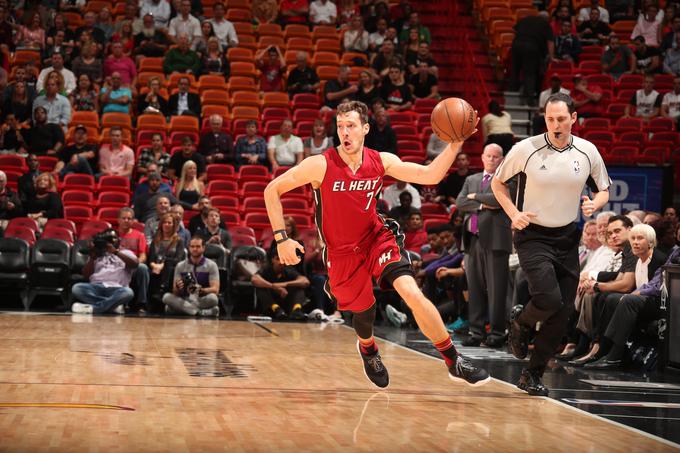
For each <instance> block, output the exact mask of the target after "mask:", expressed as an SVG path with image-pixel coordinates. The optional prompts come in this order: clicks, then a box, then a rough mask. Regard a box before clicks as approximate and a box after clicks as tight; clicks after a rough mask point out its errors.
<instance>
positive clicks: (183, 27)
mask: <svg viewBox="0 0 680 453" xmlns="http://www.w3.org/2000/svg"><path fill="white" fill-rule="evenodd" d="M182 33H186V35H187V36H188V37H189V41H190V42H194V41H196V40H198V39H201V23H200V22H199V21H198V19H196V18H195V17H194V16H192V15H191V14H189V17H187V18H186V19H184V18H182V16H177V17H175V18H174V19H172V20H171V21H170V29H169V30H168V34H169V35H170V36H172V37H173V38H176V37H177V36H180V35H181V34H182Z"/></svg>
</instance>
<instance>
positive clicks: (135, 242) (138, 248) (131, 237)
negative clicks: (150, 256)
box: [119, 228, 148, 256]
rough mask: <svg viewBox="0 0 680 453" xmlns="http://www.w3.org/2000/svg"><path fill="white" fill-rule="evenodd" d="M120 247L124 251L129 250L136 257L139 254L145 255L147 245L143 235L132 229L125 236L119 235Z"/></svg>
mask: <svg viewBox="0 0 680 453" xmlns="http://www.w3.org/2000/svg"><path fill="white" fill-rule="evenodd" d="M119 237H120V246H121V247H122V248H124V249H128V250H130V251H131V252H132V253H134V254H135V255H136V256H139V254H140V253H146V252H147V250H148V245H147V243H146V237H144V233H142V232H141V231H139V230H135V229H134V228H132V229H130V231H128V233H127V234H119Z"/></svg>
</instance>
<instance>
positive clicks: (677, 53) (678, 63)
mask: <svg viewBox="0 0 680 453" xmlns="http://www.w3.org/2000/svg"><path fill="white" fill-rule="evenodd" d="M675 39H676V43H675V46H674V47H672V48H670V49H668V50H667V51H666V56H665V57H664V59H663V72H665V73H666V74H673V75H674V76H676V77H677V76H680V45H678V43H680V33H676V34H675Z"/></svg>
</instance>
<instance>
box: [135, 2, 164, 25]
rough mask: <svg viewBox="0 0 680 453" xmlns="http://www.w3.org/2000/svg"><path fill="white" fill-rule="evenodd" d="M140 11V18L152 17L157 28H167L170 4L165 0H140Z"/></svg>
mask: <svg viewBox="0 0 680 453" xmlns="http://www.w3.org/2000/svg"><path fill="white" fill-rule="evenodd" d="M140 3H141V10H140V11H139V15H140V16H141V17H144V16H146V15H147V14H148V15H150V16H151V17H153V19H154V23H155V25H156V27H157V28H159V29H162V28H168V23H169V22H170V14H171V11H170V3H169V2H168V1H167V0H142V2H140Z"/></svg>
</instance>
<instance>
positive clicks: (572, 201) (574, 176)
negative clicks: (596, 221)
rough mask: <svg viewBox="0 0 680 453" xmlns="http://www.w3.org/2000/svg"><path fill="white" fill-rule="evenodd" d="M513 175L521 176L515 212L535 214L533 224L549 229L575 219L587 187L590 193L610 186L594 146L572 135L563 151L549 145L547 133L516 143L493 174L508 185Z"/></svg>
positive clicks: (600, 157) (602, 163) (605, 169)
mask: <svg viewBox="0 0 680 453" xmlns="http://www.w3.org/2000/svg"><path fill="white" fill-rule="evenodd" d="M516 175H520V178H519V184H518V192H517V203H516V205H517V209H519V210H520V211H529V212H533V213H534V214H536V218H534V219H533V220H532V221H531V222H532V223H535V224H537V225H541V226H544V227H552V228H555V227H562V226H565V225H567V224H569V223H571V222H574V221H575V220H576V219H577V218H578V215H579V214H578V213H579V208H580V204H581V194H582V193H583V188H584V186H585V185H586V184H588V186H589V187H590V188H591V190H592V191H593V192H600V191H602V190H606V189H607V188H608V187H609V185H610V184H611V180H610V179H609V175H608V174H607V168H606V167H605V165H604V161H603V160H602V156H600V153H599V152H598V150H597V148H596V147H595V145H593V144H592V143H590V142H589V141H587V140H584V139H582V138H579V137H575V136H573V135H572V136H571V139H570V141H569V144H568V145H567V146H565V147H564V148H562V149H558V148H557V147H555V146H553V145H552V144H551V143H550V139H549V138H548V134H547V133H545V134H542V135H536V136H534V137H529V138H527V139H525V140H522V141H521V142H518V143H516V144H515V146H513V148H512V149H511V150H510V152H509V153H508V154H507V156H505V159H504V160H503V162H501V164H500V166H499V167H498V169H497V170H496V177H497V178H499V180H500V181H504V182H508V181H509V180H510V179H512V178H513V177H514V176H516Z"/></svg>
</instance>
